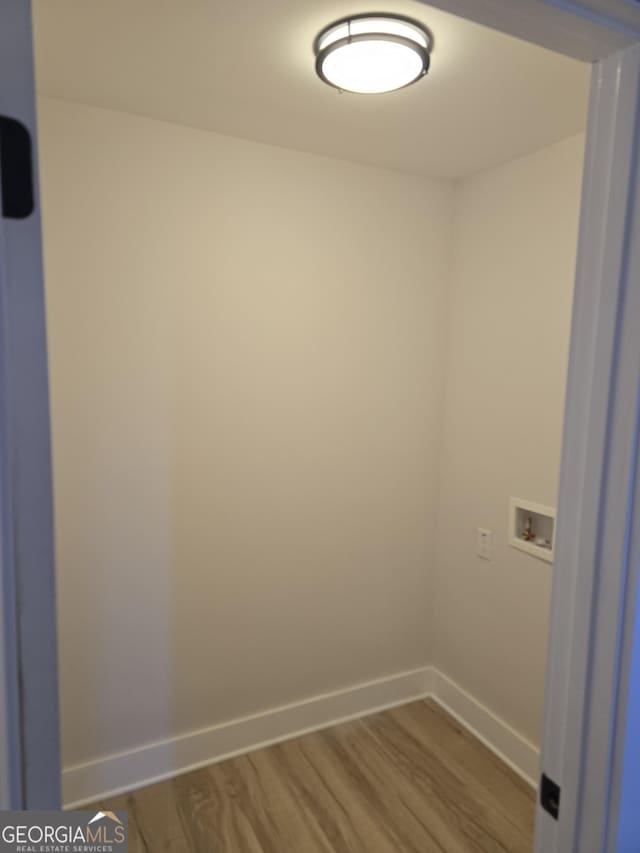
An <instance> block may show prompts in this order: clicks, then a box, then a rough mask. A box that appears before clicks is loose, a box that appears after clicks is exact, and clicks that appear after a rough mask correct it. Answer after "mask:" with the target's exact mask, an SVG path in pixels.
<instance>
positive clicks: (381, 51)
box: [314, 14, 432, 94]
mask: <svg viewBox="0 0 640 853" xmlns="http://www.w3.org/2000/svg"><path fill="white" fill-rule="evenodd" d="M431 46H432V39H431V36H430V34H429V32H428V30H427V29H426V28H425V27H423V26H422V25H421V24H419V23H417V21H412V20H411V19H409V18H403V17H399V16H398V15H383V14H369V15H353V16H352V17H350V18H342V19H341V20H340V21H336V22H335V23H333V24H331V25H330V26H328V27H326V28H325V29H324V30H322V32H321V33H320V34H319V35H318V37H317V38H316V40H315V44H314V50H315V54H316V71H317V73H318V76H319V77H320V79H321V80H324V82H325V83H328V84H329V85H330V86H334V87H335V88H336V89H340V90H341V91H344V92H357V93H359V94H373V93H380V92H393V91H394V90H396V89H403V88H404V87H405V86H409V85H410V84H411V83H415V82H416V81H417V80H420V79H421V78H422V77H424V75H425V74H426V73H427V71H428V70H429V52H430V50H431Z"/></svg>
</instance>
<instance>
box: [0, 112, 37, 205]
mask: <svg viewBox="0 0 640 853" xmlns="http://www.w3.org/2000/svg"><path fill="white" fill-rule="evenodd" d="M0 176H1V177H2V181H1V185H2V215H3V216H4V217H6V218H7V219H25V218H26V217H27V216H29V214H31V213H32V212H33V165H32V153H31V136H30V134H29V131H28V130H27V128H26V127H25V126H24V125H23V124H22V123H21V122H19V121H17V120H16V119H14V118H8V116H0Z"/></svg>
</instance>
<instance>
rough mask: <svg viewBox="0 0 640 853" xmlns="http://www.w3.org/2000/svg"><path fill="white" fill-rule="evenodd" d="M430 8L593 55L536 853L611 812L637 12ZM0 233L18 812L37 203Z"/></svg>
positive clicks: (637, 202) (27, 789) (49, 662)
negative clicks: (554, 810) (549, 788)
mask: <svg viewBox="0 0 640 853" xmlns="http://www.w3.org/2000/svg"><path fill="white" fill-rule="evenodd" d="M428 5H431V6H437V7H440V8H442V9H444V10H446V11H449V12H453V13H454V14H458V15H461V16H462V17H465V18H468V19H470V20H474V21H476V22H478V23H481V24H485V25H487V26H490V27H493V28H494V29H498V30H501V31H503V32H506V33H508V34H510V35H514V36H517V37H519V38H524V39H527V40H529V41H532V42H535V43H537V44H541V45H542V46H544V47H547V48H549V49H552V50H555V51H557V52H560V53H564V54H566V55H567V56H571V57H573V58H576V59H581V60H583V61H588V62H591V63H593V71H592V84H591V100H590V112H589V125H588V133H587V148H586V156H585V170H584V191H583V198H582V208H581V225H580V239H579V248H578V265H577V274H576V289H575V297H574V311H573V324H572V332H571V346H570V360H569V372H568V383H567V389H568V390H567V401H566V412H565V426H564V441H563V453H562V462H561V476H560V494H559V500H558V531H557V540H556V560H555V567H554V581H553V601H552V609H551V626H550V636H549V664H548V672H547V686H546V695H545V724H544V733H543V742H542V755H541V764H542V770H543V771H544V772H545V774H547V775H548V776H549V777H551V778H552V779H553V780H554V781H556V782H557V783H558V784H559V785H560V787H561V800H560V811H559V818H558V820H555V819H554V818H553V817H551V816H550V815H549V814H548V813H547V812H546V811H544V810H543V809H542V808H541V807H540V806H538V809H537V818H536V847H535V849H536V853H569V851H577V850H579V851H580V853H591V851H594V853H596V851H598V853H603V851H613V850H614V849H615V846H612V845H614V844H615V842H614V841H612V839H614V837H615V833H614V831H613V828H614V826H615V821H616V819H617V817H616V814H615V808H614V806H613V805H612V803H611V801H610V796H609V792H610V790H611V788H612V787H614V788H615V785H614V784H613V782H614V781H615V780H614V779H613V776H612V773H614V772H617V771H616V768H618V770H619V765H620V756H619V754H618V753H619V743H620V732H621V730H622V728H623V727H624V724H625V702H624V697H625V696H626V692H627V681H626V680H627V679H628V673H629V667H628V665H627V663H626V662H627V661H628V659H629V657H630V643H631V640H632V633H633V625H632V622H633V619H634V615H635V614H634V608H631V607H629V606H628V595H627V591H628V590H631V589H635V587H636V584H637V582H638V577H637V575H638V565H637V564H638V561H637V560H635V561H634V560H630V559H629V547H630V546H629V543H631V542H635V541H636V540H637V538H638V536H640V517H638V514H637V513H636V517H634V514H633V512H632V509H633V495H634V490H635V487H636V486H637V485H638V482H640V480H639V479H638V471H637V465H636V457H637V450H638V447H637V445H638V410H639V394H638V389H639V385H640V304H638V303H640V297H639V296H638V293H637V291H638V290H639V288H638V287H636V292H634V289H633V287H631V283H632V282H633V281H634V280H635V281H638V280H640V227H639V226H638V222H637V217H638V215H639V214H640V182H639V181H638V169H637V166H638V164H637V162H636V161H637V153H636V152H637V151H638V150H639V149H640V131H639V124H640V104H639V98H638V95H639V81H640V5H639V4H638V3H637V2H636V0H429V4H428ZM0 15H1V16H2V26H0V72H1V71H2V70H3V67H2V66H3V63H4V67H5V68H6V69H10V73H0V112H5V113H6V112H8V111H10V114H11V115H13V116H14V117H16V118H18V119H19V120H21V121H22V122H23V123H24V124H25V125H26V126H27V127H28V128H29V129H30V131H31V133H32V138H33V140H34V146H35V139H36V136H35V95H34V81H33V57H32V49H31V21H30V3H29V2H26V1H25V0H0ZM6 22H10V26H7V25H6ZM12 30H13V31H12ZM5 226H6V227H4V228H3V229H2V230H3V231H4V243H3V244H0V251H2V253H3V272H0V275H4V278H3V279H0V288H1V289H2V293H1V294H0V295H1V297H2V298H1V300H0V310H1V311H2V314H3V316H2V318H0V319H1V320H2V324H3V325H2V332H3V333H5V334H4V335H3V338H4V339H6V344H5V345H4V346H3V348H2V349H0V361H2V364H0V368H1V369H0V398H1V399H2V401H3V405H4V409H5V411H4V412H2V414H3V415H4V416H5V418H6V420H5V423H6V425H7V428H6V429H5V430H4V431H3V432H1V433H0V442H1V444H2V446H1V447H0V465H2V477H1V478H0V487H1V488H2V494H1V496H0V498H1V500H0V506H1V508H2V527H1V528H0V531H1V535H2V550H1V552H0V553H1V558H2V561H3V576H4V578H5V583H4V585H3V587H2V594H3V596H4V600H3V612H4V614H5V617H6V618H5V624H4V632H3V638H4V647H3V645H2V640H0V652H2V651H3V649H4V656H3V659H2V660H0V677H1V679H2V680H1V684H0V701H1V700H2V698H3V693H2V686H3V685H4V687H5V688H6V689H5V693H6V695H5V696H4V708H6V709H8V711H9V713H8V714H4V715H2V717H0V738H2V736H3V735H2V732H3V725H4V730H5V732H6V731H7V725H6V724H5V723H6V720H8V721H9V727H11V725H13V735H11V733H10V735H9V737H8V742H9V744H10V745H12V746H13V749H14V753H15V754H16V755H17V760H16V761H13V762H9V765H8V766H5V765H2V764H1V763H0V775H1V774H3V772H4V774H5V779H4V782H5V783H6V784H5V785H4V787H3V779H2V778H0V796H2V792H3V791H10V792H12V793H11V797H12V803H13V804H14V805H18V806H20V807H27V808H33V807H37V806H40V805H43V806H44V805H46V806H50V807H56V806H57V805H58V804H59V802H60V779H59V775H60V756H59V747H58V712H57V670H56V644H55V637H56V633H55V604H54V591H55V590H54V559H53V554H54V548H53V533H52V530H53V528H52V510H51V482H50V477H51V473H50V472H51V467H50V455H49V441H50V439H49V426H48V386H47V367H46V337H45V324H44V293H43V278H42V266H41V238H40V220H39V211H38V207H37V206H36V210H35V213H34V214H33V215H32V216H31V217H29V218H28V219H26V220H23V221H22V222H20V223H9V224H8V225H7V223H5ZM634 226H635V227H634ZM18 285H19V286H18ZM634 333H635V339H634ZM3 462H4V464H2V463H3ZM7 579H8V580H7ZM33 625H37V626H38V630H37V632H35V633H34V631H33ZM5 739H6V735H5ZM16 741H17V746H16ZM616 744H618V747H617V751H616ZM612 768H613V769H612Z"/></svg>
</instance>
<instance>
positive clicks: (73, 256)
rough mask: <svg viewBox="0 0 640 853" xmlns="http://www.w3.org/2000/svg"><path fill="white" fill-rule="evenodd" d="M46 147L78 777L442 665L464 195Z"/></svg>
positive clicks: (237, 151)
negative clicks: (441, 575)
mask: <svg viewBox="0 0 640 853" xmlns="http://www.w3.org/2000/svg"><path fill="white" fill-rule="evenodd" d="M40 137H41V152H42V153H41V157H42V194H43V204H44V228H45V255H46V292H47V309H48V318H49V342H50V354H51V383H52V419H53V451H54V476H55V499H56V528H57V560H58V573H59V615H60V677H61V693H62V720H63V749H64V762H65V764H70V763H76V762H80V761H84V760H87V759H90V758H92V757H95V756H98V755H103V754H105V753H111V752H115V751H118V750H126V749H128V748H129V747H132V746H137V745H140V744H142V743H146V742H149V741H152V740H155V739H159V738H165V737H170V736H172V735H174V734H176V733H181V732H186V731H189V730H191V729H194V728H198V727H201V726H208V725H211V724H213V723H216V722H219V721H224V720H228V719H230V718H234V717H238V716H240V715H244V714H249V713H252V712H256V711H260V710H263V709H266V708H269V707H271V706H274V705H279V704H282V703H286V702H291V701H295V700H298V699H303V698H306V697H308V696H311V695H313V694H316V693H318V692H321V691H325V690H331V689H336V688H340V687H344V686H350V685H352V684H355V683H358V682H361V681H364V680H367V679H372V678H376V677H380V676H385V675H388V674H392V673H396V672H399V671H402V670H407V669H410V668H412V667H418V666H422V665H424V664H426V663H428V662H429V661H430V659H431V657H432V653H431V642H432V633H433V632H432V625H431V622H430V620H429V619H428V618H427V616H426V614H427V613H428V612H429V611H430V601H431V600H432V598H433V589H432V567H433V555H432V549H433V544H434V535H433V527H434V522H435V515H436V494H437V476H438V463H439V460H438V448H439V439H440V426H441V413H442V392H443V377H444V337H443V336H444V332H445V330H444V327H443V322H442V320H443V317H444V311H445V308H444V301H445V295H446V290H447V287H448V280H449V279H448V275H449V269H448V263H449V256H450V245H449V244H450V237H451V215H452V201H453V191H452V188H451V187H449V186H447V185H445V184H443V183H440V182H435V181H428V180H424V179H419V178H414V177H411V176H408V175H401V174H396V173H393V172H387V171H383V170H377V169H374V168H367V167H361V166H357V165H353V164H348V163H345V162H340V161H337V160H332V159H329V158H322V157H316V156H312V155H307V154H300V153H296V152H293V151H287V150H284V149H278V148H272V147H267V146H264V145H259V144H253V143H249V142H244V141H240V140H237V139H230V138H225V137H221V136H217V135H214V134H210V133H204V132H199V131H195V130H191V129H188V128H186V127H179V126H175V125H170V124H163V123H160V122H155V121H151V120H147V119H141V118H136V117H133V116H128V115H124V114H119V113H115V112H107V111H101V110H98V109H93V108H88V107H80V106H74V105H70V104H64V103H62V102H55V101H49V100H43V101H41V102H40Z"/></svg>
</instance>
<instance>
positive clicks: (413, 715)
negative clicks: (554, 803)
mask: <svg viewBox="0 0 640 853" xmlns="http://www.w3.org/2000/svg"><path fill="white" fill-rule="evenodd" d="M98 807H99V808H101V809H103V810H104V809H114V810H116V809H126V810H127V811H128V813H129V826H130V850H131V853H531V849H532V844H533V818H534V797H533V793H532V791H531V790H530V789H529V787H528V786H527V785H526V783H524V782H523V781H522V780H521V779H520V778H519V777H518V776H517V775H516V774H515V773H513V771H512V770H510V769H509V768H508V767H506V765H504V764H503V763H502V762H501V761H500V760H499V759H498V758H497V757H496V756H495V755H494V754H493V753H491V752H490V751H489V750H488V749H487V748H486V747H484V746H483V745H482V744H481V743H479V742H478V741H477V740H476V739H475V738H474V737H473V736H472V735H471V734H470V733H469V732H467V731H466V730H465V729H463V727H462V726H460V725H459V724H458V723H457V722H456V721H455V720H454V719H453V718H451V717H450V716H449V715H448V714H446V713H445V712H444V711H443V710H442V709H441V708H440V707H439V706H438V705H436V704H435V703H433V702H430V701H426V702H414V703H411V704H409V705H405V706H402V707H399V708H395V709H393V710H391V711H387V712H384V713H382V714H377V715H374V716H372V717H368V718H366V719H363V720H356V721H353V722H350V723H346V724H344V725H340V726H335V727H333V728H330V729H326V730H325V731H321V732H317V733H314V734H310V735H305V736H304V737H300V738H296V739H293V740H291V741H287V742H285V743H281V744H277V745H275V746H272V747H269V748H266V749H261V750H256V751H255V752H252V753H249V754H247V755H244V756H240V757H238V758H234V759H231V760H229V761H225V762H222V763H220V764H214V765H211V766H209V767H206V768H204V769H202V770H196V771H193V772H191V773H187V774H184V775H183V776H179V777H176V778H175V779H172V780H169V781H167V782H161V783H159V784H157V785H152V786H149V787H147V788H142V789H140V790H138V791H134V792H133V793H131V794H127V795H124V796H121V797H115V798H109V799H108V800H107V801H105V802H103V803H100V804H97V805H96V808H98Z"/></svg>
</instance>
